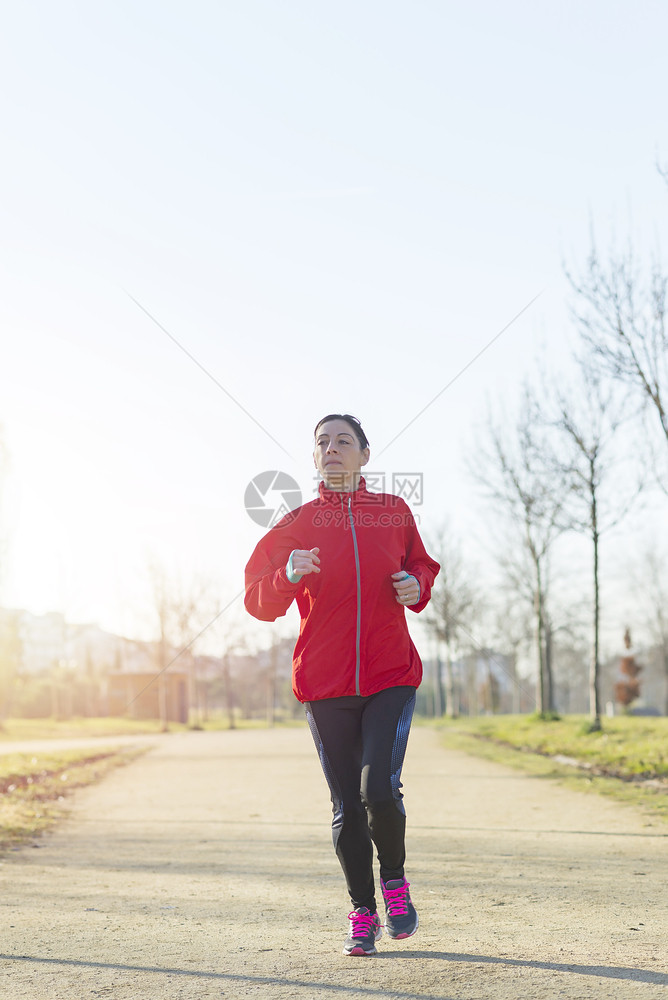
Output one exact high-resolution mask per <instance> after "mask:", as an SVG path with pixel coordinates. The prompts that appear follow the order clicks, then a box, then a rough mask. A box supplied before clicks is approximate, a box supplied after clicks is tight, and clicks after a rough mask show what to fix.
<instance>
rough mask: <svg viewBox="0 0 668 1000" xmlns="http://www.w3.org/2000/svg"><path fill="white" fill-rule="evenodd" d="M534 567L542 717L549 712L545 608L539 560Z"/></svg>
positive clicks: (537, 704)
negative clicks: (546, 682) (546, 689)
mask: <svg viewBox="0 0 668 1000" xmlns="http://www.w3.org/2000/svg"><path fill="white" fill-rule="evenodd" d="M534 566H535V569H536V596H535V600H534V608H535V614H536V661H537V662H536V670H537V675H538V689H537V692H536V710H537V711H538V713H539V714H540V715H544V714H545V712H546V711H547V699H546V697H545V694H546V691H545V655H544V653H545V613H544V608H543V580H542V576H541V572H540V563H539V562H538V560H535V562H534Z"/></svg>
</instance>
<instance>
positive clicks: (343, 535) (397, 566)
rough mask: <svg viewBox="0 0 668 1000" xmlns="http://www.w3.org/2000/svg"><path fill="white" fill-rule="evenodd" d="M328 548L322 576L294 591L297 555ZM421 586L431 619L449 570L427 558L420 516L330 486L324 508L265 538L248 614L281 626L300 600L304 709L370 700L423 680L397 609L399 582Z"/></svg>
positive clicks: (301, 513)
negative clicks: (405, 577)
mask: <svg viewBox="0 0 668 1000" xmlns="http://www.w3.org/2000/svg"><path fill="white" fill-rule="evenodd" d="M315 546H319V548H320V552H319V558H320V572H319V573H309V574H307V575H306V576H303V577H302V578H301V580H300V581H299V582H298V583H290V581H289V580H288V576H287V572H286V563H287V561H288V559H289V557H290V553H291V552H292V551H293V550H294V549H312V548H314V547H315ZM401 569H404V570H406V572H407V573H410V574H411V575H412V576H414V577H416V579H417V581H418V583H419V584H420V599H419V601H418V603H417V604H414V605H412V606H411V610H412V611H422V609H423V608H424V607H425V605H426V604H427V602H428V601H429V597H430V595H431V587H432V584H433V582H434V579H435V577H436V574H437V573H438V571H439V569H440V566H439V564H438V563H437V562H435V561H434V560H433V559H431V558H430V556H429V555H427V552H426V550H425V547H424V545H423V543H422V539H421V538H420V535H419V533H418V530H417V527H416V525H415V521H414V519H413V515H412V514H411V511H410V509H409V507H408V505H407V504H406V503H405V501H404V500H402V499H401V498H400V497H397V496H393V495H391V494H388V493H369V491H368V490H367V488H366V484H365V482H364V479H363V478H360V484H359V487H358V489H357V490H355V491H354V492H352V493H339V492H337V491H334V490H329V489H327V488H326V487H325V485H324V483H321V484H320V496H319V498H318V499H316V500H313V501H311V502H310V503H307V504H304V505H303V506H302V507H299V508H298V509H297V510H294V511H292V512H291V513H290V514H288V515H287V516H286V517H284V518H283V519H282V520H281V521H279V522H278V524H276V525H275V527H273V528H272V529H271V530H270V531H269V532H268V533H267V534H266V535H265V536H264V538H262V539H261V540H260V541H259V542H258V544H257V546H256V547H255V551H254V552H253V555H252V556H251V558H250V560H249V562H248V565H247V566H246V597H245V605H246V608H247V610H248V611H249V612H250V613H251V614H252V615H253V616H254V617H255V618H259V619H260V620H261V621H275V620H276V619H277V618H280V617H281V616H282V615H284V614H285V613H286V611H287V610H288V608H289V606H290V605H291V604H292V602H293V600H294V599H295V598H296V599H297V607H298V608H299V613H300V615H301V625H300V628H299V638H298V639H297V644H296V646H295V651H294V656H293V673H292V689H293V691H294V693H295V695H296V696H297V698H298V699H299V701H302V702H303V701H317V700H319V699H321V698H336V697H339V696H341V695H355V694H357V695H370V694H375V692H376V691H382V690H383V689H384V688H389V687H395V686H397V685H403V684H411V685H414V686H415V687H417V686H418V684H419V683H420V681H421V679H422V663H421V661H420V657H419V656H418V652H417V650H416V648H415V646H414V645H413V642H412V640H411V637H410V635H409V633H408V626H407V625H406V616H405V610H404V607H403V606H402V605H400V604H398V603H397V601H396V599H395V598H396V593H395V590H394V587H393V586H392V583H393V581H392V576H391V574H392V573H395V572H397V571H398V570H401Z"/></svg>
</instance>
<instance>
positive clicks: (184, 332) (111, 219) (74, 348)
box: [0, 0, 668, 635]
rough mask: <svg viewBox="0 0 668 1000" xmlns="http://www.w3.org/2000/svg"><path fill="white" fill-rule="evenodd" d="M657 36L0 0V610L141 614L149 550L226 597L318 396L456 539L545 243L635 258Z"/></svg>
mask: <svg viewBox="0 0 668 1000" xmlns="http://www.w3.org/2000/svg"><path fill="white" fill-rule="evenodd" d="M666 38H668V6H667V5H666V4H665V3H663V2H658V0H657V2H653V0H641V2H639V3H636V4H631V3H630V2H620V0H612V2H611V0H605V2H603V0H588V2H587V3H581V2H578V3H576V2H571V0H567V2H561V3H559V4H557V3H546V2H516V0H510V2H504V3H502V4H498V3H493V2H491V0H487V2H477V3H476V2H473V3H463V2H459V3H453V2H447V0H443V2H436V0H431V2H425V0H415V2H411V3H407V2H404V3H398V2H392V0H389V2H388V0H382V2H381V0H356V2H354V3H353V2H348V0H343V2H341V0H339V2H337V3H336V4H334V3H329V4H326V3H320V2H313V0H282V2H278V0H274V2H268V0H249V2H241V0H235V2H224V0H223V2H213V0H211V2H204V0H199V2H198V0H195V2H188V3H187V4H186V3H184V2H168V3H167V2H160V3H158V2H157V0H156V2H151V0H132V2H130V0H120V2H119V0H114V2H100V3H95V4H90V3H88V2H84V0H78V2H72V0H63V2H61V3H58V4H52V3H49V2H39V0H36V2H32V3H29V4H13V5H7V6H6V9H5V11H4V16H3V31H2V34H1V37H0V93H1V94H2V97H1V99H0V100H1V109H2V135H3V150H4V152H3V156H2V158H1V159H0V181H1V183H0V192H1V195H0V197H1V199H2V207H1V216H0V263H1V266H2V290H1V294H0V324H1V336H2V359H1V362H0V423H1V424H2V425H3V427H4V437H5V442H6V445H7V447H8V449H9V451H10V455H11V470H10V472H11V474H10V478H9V481H8V485H7V489H6V497H5V516H4V520H5V532H6V533H7V534H8V535H9V537H10V558H9V562H8V564H7V565H6V566H5V572H4V579H3V580H2V590H1V591H0V594H1V596H2V600H3V602H4V603H5V604H6V605H8V606H11V607H25V608H28V609H29V610H32V611H35V612H43V611H47V610H60V611H63V612H65V614H66V615H67V617H68V618H69V619H70V620H71V621H97V622H98V623H99V624H100V625H102V626H103V627H105V628H109V629H111V630H113V631H121V632H125V633H127V634H136V635H139V634H145V635H150V634H151V629H152V627H153V626H152V624H151V620H150V615H149V602H148V588H147V582H146V565H147V561H148V559H149V557H150V556H152V557H154V558H157V559H159V560H161V561H163V562H164V563H165V565H167V566H169V567H172V568H176V567H181V568H182V569H183V571H184V572H189V571H190V570H191V569H193V568H198V569H199V570H201V571H203V572H206V573H208V574H209V575H210V576H211V578H212V581H214V583H213V586H214V587H215V589H216V591H217V593H218V594H219V595H220V598H221V600H222V601H223V602H224V603H225V602H226V601H228V600H231V599H232V598H234V596H235V595H236V594H237V593H238V592H239V590H240V588H241V585H242V578H243V566H244V564H245V562H246V559H247V557H248V555H249V553H250V551H251V549H252V547H253V545H254V544H255V542H256V541H257V539H258V538H259V537H260V534H261V529H260V528H259V527H258V525H256V524H255V523H254V522H253V521H251V519H250V518H249V517H248V516H247V514H246V512H245V510H244V491H245V488H246V485H247V483H248V482H249V481H250V480H251V479H252V478H253V477H254V476H255V475H257V474H258V473H260V472H262V471H264V470H267V469H279V470H282V471H285V472H287V473H289V474H290V475H291V476H293V477H294V478H295V479H296V480H297V481H298V483H299V484H300V486H301V487H302V491H303V494H304V497H305V498H307V497H308V496H309V495H310V491H311V490H312V488H313V478H312V477H313V469H312V461H311V450H312V429H313V425H314V424H315V422H316V420H317V419H318V417H320V416H321V415H323V414H324V413H326V412H329V411H332V410H336V411H338V410H347V411H349V412H352V413H355V414H357V415H358V416H359V417H360V418H361V419H362V421H363V423H364V426H365V429H366V432H367V435H368V437H369V439H370V441H371V445H372V460H371V463H370V469H374V470H377V471H378V472H384V473H385V474H386V476H387V477H388V483H389V478H390V477H391V475H392V473H393V472H421V473H423V476H424V504H423V506H422V507H421V508H420V509H419V511H418V510H417V509H416V513H419V514H420V517H421V523H422V525H423V526H424V527H425V528H428V527H429V526H430V525H434V524H435V523H437V521H439V520H440V519H442V518H443V517H444V516H445V515H450V516H451V517H452V518H453V520H454V523H455V525H456V527H457V528H458V530H460V532H461V533H462V535H463V537H464V540H465V544H466V538H467V537H468V536H471V537H472V536H473V535H474V534H475V531H476V530H477V524H478V522H479V520H480V517H481V516H484V515H481V513H480V511H481V510H482V508H481V507H479V506H476V505H477V504H478V501H477V499H476V493H475V488H474V486H473V485H472V484H471V482H470V480H469V479H468V477H467V475H466V473H465V470H464V467H463V462H462V456H463V454H464V453H466V451H468V450H470V449H471V448H472V447H473V446H474V438H475V425H476V422H477V421H479V420H480V419H481V417H482V416H483V414H484V410H485V406H486V401H487V400H488V399H490V400H491V401H492V402H493V403H495V404H496V403H497V402H498V403H500V402H501V401H504V400H505V401H506V402H507V403H508V405H512V401H513V399H514V398H515V395H516V390H517V386H518V384H519V382H520V381H521V379H522V378H523V377H524V376H525V375H526V374H527V373H530V372H532V371H535V366H536V363H537V360H540V361H541V363H542V364H544V365H546V366H547V367H551V366H555V365H556V366H560V365H563V359H564V357H565V356H566V354H567V343H568V340H569V338H570V337H571V333H570V331H569V319H568V312H567V308H566V293H567V287H566V282H565V279H564V276H563V268H562V262H563V260H564V259H567V260H568V261H569V262H571V263H574V264H578V263H581V262H583V261H584V258H585V256H586V253H587V250H588V248H589V243H590V233H591V227H592V225H593V227H594V229H595V232H596V236H597V239H598V240H599V242H600V243H601V244H602V245H606V244H607V243H608V242H609V241H610V239H611V238H612V236H613V234H617V237H618V238H620V239H624V238H625V237H626V236H627V234H629V233H631V234H632V235H633V237H634V239H635V241H636V243H637V245H638V246H639V248H640V250H641V252H642V253H649V251H650V250H651V249H652V248H653V247H655V246H656V245H657V243H658V242H660V241H661V237H662V235H663V237H664V238H663V245H664V248H665V245H666V240H665V235H666V233H665V230H666V218H667V214H666V207H667V203H666V197H667V193H666V188H665V185H664V183H663V182H662V180H661V178H660V177H659V176H658V173H657V171H656V167H655V163H656V160H657V158H659V159H660V160H662V161H663V162H665V161H666V160H668V117H667V116H666V101H665V95H666V93H667V92H668V61H667V60H666ZM536 296H538V298H536ZM534 299H535V301H533V304H531V305H529V303H530V302H532V300H534ZM527 306H528V308H525V307H527ZM522 310H525V311H524V312H522ZM518 313H522V315H521V316H520V317H519V318H518V319H517V320H516V321H515V322H514V323H512V324H511V325H510V326H509V327H508V329H506V330H505V332H504V333H503V334H501V336H499V337H498V339H496V340H495V341H494V343H492V344H491V346H489V348H488V349H487V350H486V351H485V352H484V353H483V354H482V356H481V357H480V358H479V359H478V360H477V361H475V363H473V364H470V362H471V361H472V359H473V358H475V356H476V355H477V354H478V353H479V352H481V351H482V350H483V349H484V348H486V347H487V345H489V344H490V342H491V341H493V340H494V338H495V337H496V335H497V334H499V333H500V331H501V330H503V329H504V327H506V326H507V324H509V323H510V321H511V320H512V319H513V317H515V316H517V314H518ZM170 335H171V336H170ZM469 365H470V367H468V368H467V366H469ZM463 369H466V370H465V371H463V373H462V370H463ZM460 373H462V374H461V375H460ZM457 376H459V377H457ZM453 379H456V381H455V382H454V383H453V384H452V385H451V386H450V387H449V388H447V389H446V390H445V391H442V390H443V389H444V388H445V387H446V386H448V385H449V383H451V382H452V381H453ZM439 394H440V395H439ZM436 396H438V398H437V399H436V400H435V402H433V404H432V405H430V406H429V407H428V409H427V410H426V411H425V413H424V414H423V415H422V416H420V417H419V419H417V420H415V421H414V422H413V423H411V421H413V418H414V417H415V416H416V414H417V413H419V411H420V410H421V409H422V408H423V407H424V406H425V405H426V404H427V403H429V402H430V401H431V400H432V399H434V397H436ZM408 424H410V426H409V427H408V428H407V429H406V430H404V428H406V427H407V425H408ZM397 435H399V436H398V437H396V436H397ZM395 437H396V440H394V441H393V439H394V438H395ZM390 442H393V443H392V444H390V446H389V447H386V446H387V445H388V444H389V443H390ZM380 452H382V454H379V453H380ZM374 454H375V455H376V456H377V459H376V460H375V461H374ZM238 603H239V602H238V601H237V602H236V604H235V606H234V608H236V607H237V606H238ZM234 608H233V611H234ZM231 613H232V612H231Z"/></svg>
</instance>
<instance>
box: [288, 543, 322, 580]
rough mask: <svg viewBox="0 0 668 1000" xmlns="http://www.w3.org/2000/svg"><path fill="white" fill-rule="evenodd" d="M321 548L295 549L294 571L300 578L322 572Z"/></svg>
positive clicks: (293, 558)
mask: <svg viewBox="0 0 668 1000" xmlns="http://www.w3.org/2000/svg"><path fill="white" fill-rule="evenodd" d="M318 552H320V549H319V548H317V547H316V548H314V549H295V550H294V552H293V553H292V569H293V571H294V572H295V573H297V574H298V575H299V576H306V575H307V574H308V573H319V572H320V560H319V559H318Z"/></svg>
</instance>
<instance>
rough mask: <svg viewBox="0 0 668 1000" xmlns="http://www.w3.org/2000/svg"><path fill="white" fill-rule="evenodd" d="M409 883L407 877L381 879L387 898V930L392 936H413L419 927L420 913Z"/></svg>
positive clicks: (384, 895)
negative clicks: (415, 904)
mask: <svg viewBox="0 0 668 1000" xmlns="http://www.w3.org/2000/svg"><path fill="white" fill-rule="evenodd" d="M409 884H410V883H408V882H407V881H406V879H405V878H395V879H390V881H389V882H383V880H382V879H381V880H380V886H381V889H382V890H383V899H384V900H385V930H386V931H387V933H388V935H389V936H390V937H391V938H395V939H398V938H408V937H412V936H413V934H415V932H416V930H417V929H418V924H419V920H418V915H417V911H416V909H415V907H414V906H413V904H412V903H411V894H410V893H409V891H408V888H409Z"/></svg>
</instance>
